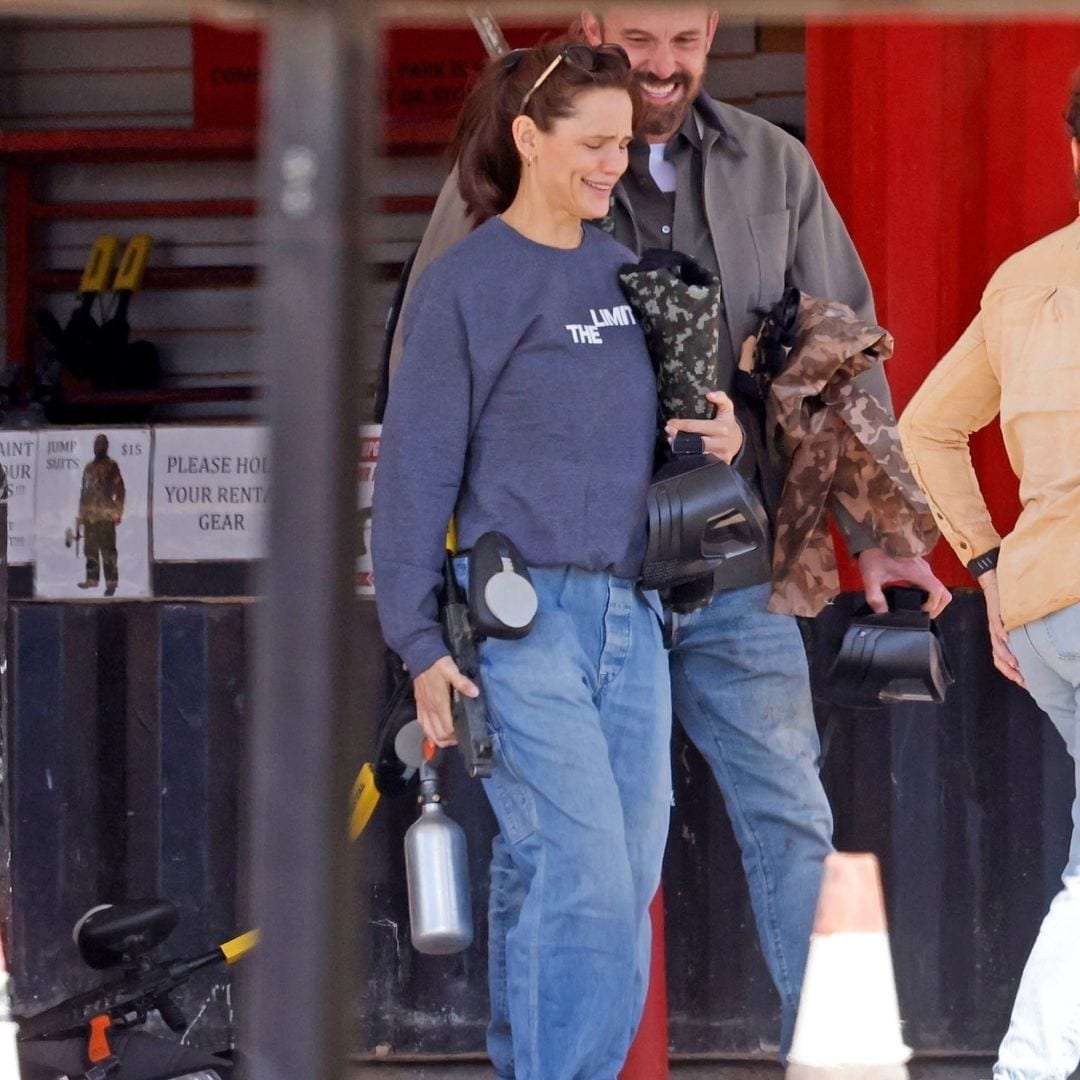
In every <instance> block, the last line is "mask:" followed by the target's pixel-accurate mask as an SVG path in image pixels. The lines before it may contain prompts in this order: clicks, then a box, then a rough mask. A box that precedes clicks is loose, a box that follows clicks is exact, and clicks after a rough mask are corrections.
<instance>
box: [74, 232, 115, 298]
mask: <svg viewBox="0 0 1080 1080" xmlns="http://www.w3.org/2000/svg"><path fill="white" fill-rule="evenodd" d="M119 246H120V240H119V239H118V238H117V237H115V236H113V235H112V234H111V233H102V234H101V236H99V237H98V238H97V239H96V240H95V241H94V246H93V247H92V248H91V249H90V256H89V258H88V259H87V260H86V267H85V268H84V269H83V275H82V278H81V279H80V280H79V292H80V293H100V292H104V291H105V290H106V289H107V288H108V284H109V275H110V274H111V273H112V268H113V263H114V262H116V249H117V248H118V247H119Z"/></svg>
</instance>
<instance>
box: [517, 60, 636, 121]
mask: <svg viewBox="0 0 1080 1080" xmlns="http://www.w3.org/2000/svg"><path fill="white" fill-rule="evenodd" d="M532 51H533V50H532V49H511V50H510V52H508V53H506V54H505V55H504V56H503V58H502V63H503V67H504V68H506V70H507V71H513V70H514V69H515V68H516V67H517V66H518V64H520V63H521V58H522V57H523V56H525V55H526V54H527V53H531V52H532ZM564 60H565V61H566V62H567V63H568V64H569V65H570V66H571V67H576V68H577V69H578V70H579V71H586V72H588V73H589V74H592V73H593V72H594V71H602V70H603V69H604V68H612V67H613V68H616V69H619V70H622V71H629V70H630V57H629V56H628V55H627V53H626V50H625V49H624V48H623V47H622V46H621V45H595V46H594V45H580V44H573V45H567V46H566V47H565V48H563V49H561V50H560V51H559V54H558V56H556V57H555V59H554V60H552V61H551V63H550V64H548V66H547V67H546V68H544V70H543V71H541V72H540V75H539V76H538V77H537V80H536V82H534V83H533V84H532V86H530V87H529V90H528V92H527V93H526V94H525V96H524V97H523V98H522V99H521V107H520V108H519V109H518V113H519V115H520V114H521V113H523V112H524V111H525V110H526V108H528V105H529V101H530V99H531V98H532V96H533V94H535V93H536V91H537V90H539V89H540V87H541V86H543V85H544V83H545V81H546V80H547V77H548V76H549V75H550V74H551V73H552V72H553V71H554V70H555V69H556V68H557V67H558V66H559V64H561V63H562V62H563V61H564Z"/></svg>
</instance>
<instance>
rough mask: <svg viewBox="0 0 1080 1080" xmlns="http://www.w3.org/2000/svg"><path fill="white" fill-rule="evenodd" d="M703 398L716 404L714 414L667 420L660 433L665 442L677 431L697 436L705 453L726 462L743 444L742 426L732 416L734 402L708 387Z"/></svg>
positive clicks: (730, 459)
mask: <svg viewBox="0 0 1080 1080" xmlns="http://www.w3.org/2000/svg"><path fill="white" fill-rule="evenodd" d="M705 400H706V401H710V402H712V404H713V405H715V406H716V416H714V417H713V418H712V419H711V420H669V421H668V422H667V425H666V426H665V428H664V434H665V435H666V436H667V437H668V441H669V442H670V441H671V440H672V439H674V438H675V436H676V435H677V434H678V433H679V432H680V431H686V432H689V433H690V434H692V435H700V436H701V440H702V446H703V449H704V451H705V453H706V454H713V455H715V456H716V457H718V458H720V459H721V460H722V461H726V462H727V463H728V464H729V465H730V464H731V463H732V461H734V460H735V455H736V454H737V453H738V452H739V451H740V450H741V449H742V444H743V429H742V428H741V427H740V426H739V421H738V420H736V419H735V405H734V403H733V402H732V400H731V398H729V397H728V396H727V394H725V393H724V392H723V390H711V391H710V392H709V393H707V394H706V395H705Z"/></svg>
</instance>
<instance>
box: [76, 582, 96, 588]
mask: <svg viewBox="0 0 1080 1080" xmlns="http://www.w3.org/2000/svg"><path fill="white" fill-rule="evenodd" d="M97 587H98V583H97V582H96V581H80V582H79V588H80V589H96V588H97Z"/></svg>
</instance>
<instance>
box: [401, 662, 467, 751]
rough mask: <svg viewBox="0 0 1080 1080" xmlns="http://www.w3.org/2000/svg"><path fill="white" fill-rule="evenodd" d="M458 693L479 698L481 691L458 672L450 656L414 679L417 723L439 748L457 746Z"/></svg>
mask: <svg viewBox="0 0 1080 1080" xmlns="http://www.w3.org/2000/svg"><path fill="white" fill-rule="evenodd" d="M454 690H457V691H458V692H459V693H462V694H464V695H465V696H466V697H479V696H480V688H479V687H478V686H477V685H476V683H474V682H473V681H472V680H471V679H467V678H466V677H465V676H464V675H462V674H461V672H460V671H459V670H458V666H457V664H455V663H454V661H453V660H452V659H451V658H450V657H449V656H443V657H440V658H439V659H438V660H436V661H435V663H434V664H432V665H431V667H429V668H428V669H427V671H422V672H420V674H419V675H417V676H416V677H415V678H414V679H413V695H414V696H415V698H416V719H417V720H419V721H420V726H421V727H422V728H423V729H424V734H425V735H426V736H427V737H428V738H429V739H430V740H431V741H432V742H433V743H434V744H435V745H436V746H457V739H455V738H454V715H453V712H452V711H451V708H450V699H451V693H452V692H453V691H454Z"/></svg>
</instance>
